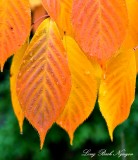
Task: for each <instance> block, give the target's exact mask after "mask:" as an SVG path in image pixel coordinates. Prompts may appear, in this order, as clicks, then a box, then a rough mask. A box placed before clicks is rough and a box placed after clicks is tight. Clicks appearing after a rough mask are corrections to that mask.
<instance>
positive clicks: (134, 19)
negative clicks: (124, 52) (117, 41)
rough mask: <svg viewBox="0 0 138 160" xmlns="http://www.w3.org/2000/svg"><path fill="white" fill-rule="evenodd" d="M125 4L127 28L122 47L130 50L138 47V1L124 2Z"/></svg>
mask: <svg viewBox="0 0 138 160" xmlns="http://www.w3.org/2000/svg"><path fill="white" fill-rule="evenodd" d="M126 4H127V9H128V18H129V27H128V33H127V36H126V38H125V40H124V43H123V46H122V47H123V48H125V49H127V48H128V49H132V48H134V47H136V46H137V45H138V0H126Z"/></svg>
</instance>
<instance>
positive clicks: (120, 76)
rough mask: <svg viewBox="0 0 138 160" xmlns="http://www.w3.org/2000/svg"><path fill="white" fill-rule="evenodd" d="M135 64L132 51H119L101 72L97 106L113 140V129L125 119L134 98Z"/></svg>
mask: <svg viewBox="0 0 138 160" xmlns="http://www.w3.org/2000/svg"><path fill="white" fill-rule="evenodd" d="M135 83H136V63H135V54H134V51H133V50H129V51H120V52H119V54H118V55H117V57H115V58H112V59H111V61H109V62H108V64H107V68H106V70H105V71H103V78H102V80H101V85H100V90H99V105H100V110H101V113H102V115H103V117H104V118H105V120H106V123H107V126H108V130H109V134H110V137H111V139H113V136H112V134H113V130H114V128H115V127H116V126H117V125H119V124H120V123H122V122H123V121H124V120H126V119H127V117H128V115H129V112H130V107H131V104H132V102H133V100H134V96H135Z"/></svg>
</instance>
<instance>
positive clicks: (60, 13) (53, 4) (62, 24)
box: [42, 0, 73, 35]
mask: <svg viewBox="0 0 138 160" xmlns="http://www.w3.org/2000/svg"><path fill="white" fill-rule="evenodd" d="M42 2H43V5H44V7H45V9H46V11H47V12H48V14H49V15H50V17H51V18H52V19H53V20H55V22H56V23H57V25H58V26H59V28H60V29H61V30H62V31H65V32H66V33H67V34H70V35H73V31H72V25H71V8H72V0H58V1H57V0H52V1H50V0H42Z"/></svg>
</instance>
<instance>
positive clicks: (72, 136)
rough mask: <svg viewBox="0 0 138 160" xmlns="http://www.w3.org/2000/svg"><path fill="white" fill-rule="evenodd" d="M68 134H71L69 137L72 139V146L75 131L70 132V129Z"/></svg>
mask: <svg viewBox="0 0 138 160" xmlns="http://www.w3.org/2000/svg"><path fill="white" fill-rule="evenodd" d="M68 134H69V139H70V145H71V146H72V145H73V138H74V134H73V132H69V131H68Z"/></svg>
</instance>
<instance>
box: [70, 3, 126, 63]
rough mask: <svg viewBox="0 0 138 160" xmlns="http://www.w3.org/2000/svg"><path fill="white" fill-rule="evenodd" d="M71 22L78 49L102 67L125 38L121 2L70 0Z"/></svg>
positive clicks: (124, 14)
mask: <svg viewBox="0 0 138 160" xmlns="http://www.w3.org/2000/svg"><path fill="white" fill-rule="evenodd" d="M71 21H72V25H73V30H74V34H75V35H74V36H75V40H76V41H77V42H78V44H79V45H80V47H81V48H82V50H83V51H84V52H85V53H86V55H87V56H88V57H89V58H90V59H93V58H94V59H96V60H97V61H98V62H99V63H100V64H101V65H103V64H104V63H105V62H106V61H107V60H108V59H109V58H110V57H112V56H113V54H114V53H115V51H117V49H118V48H119V47H120V46H121V44H122V42H123V40H124V38H125V35H126V29H127V24H128V20H127V12H126V7H125V0H93V1H92V0H91V1H90V0H73V5H72V20H71Z"/></svg>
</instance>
